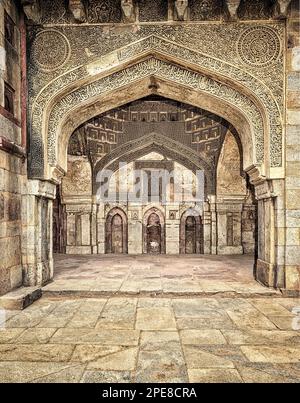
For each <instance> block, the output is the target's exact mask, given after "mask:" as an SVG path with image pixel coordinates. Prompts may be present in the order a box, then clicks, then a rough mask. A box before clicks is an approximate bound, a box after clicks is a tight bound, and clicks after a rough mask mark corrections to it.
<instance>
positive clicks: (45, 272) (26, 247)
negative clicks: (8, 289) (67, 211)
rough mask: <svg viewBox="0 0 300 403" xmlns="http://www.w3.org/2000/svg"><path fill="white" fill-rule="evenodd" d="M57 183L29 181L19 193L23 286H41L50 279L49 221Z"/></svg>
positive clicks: (51, 267)
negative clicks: (21, 217)
mask: <svg viewBox="0 0 300 403" xmlns="http://www.w3.org/2000/svg"><path fill="white" fill-rule="evenodd" d="M55 196H56V186H55V185H54V184H53V183H51V182H47V181H40V180H29V181H28V183H27V187H26V189H25V190H24V194H23V195H22V214H23V229H22V266H23V278H24V285H25V286H40V285H43V284H46V283H47V282H49V281H50V280H52V278H53V254H52V249H53V245H52V221H53V216H52V214H53V200H54V199H55Z"/></svg>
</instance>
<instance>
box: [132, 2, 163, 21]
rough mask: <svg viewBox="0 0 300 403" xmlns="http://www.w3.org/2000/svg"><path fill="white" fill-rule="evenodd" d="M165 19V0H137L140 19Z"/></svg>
mask: <svg viewBox="0 0 300 403" xmlns="http://www.w3.org/2000/svg"><path fill="white" fill-rule="evenodd" d="M167 19H168V1H167V0H151V1H149V0H139V20H140V21H166V20H167Z"/></svg>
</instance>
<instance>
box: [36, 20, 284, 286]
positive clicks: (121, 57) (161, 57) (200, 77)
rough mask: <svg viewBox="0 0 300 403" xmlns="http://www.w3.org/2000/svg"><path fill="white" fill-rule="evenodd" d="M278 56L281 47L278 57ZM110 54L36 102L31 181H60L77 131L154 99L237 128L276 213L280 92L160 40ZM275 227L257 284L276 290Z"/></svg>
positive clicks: (247, 161)
mask: <svg viewBox="0 0 300 403" xmlns="http://www.w3.org/2000/svg"><path fill="white" fill-rule="evenodd" d="M259 29H260V30H261V32H266V30H267V31H268V32H269V33H272V32H273V31H272V29H271V30H270V29H268V28H266V27H260V28H259ZM244 31H245V32H244V33H243V35H244V36H243V37H241V38H242V39H243V38H244V39H245V38H246V36H245V35H246V34H249V31H248V28H247V27H244ZM273 33H274V38H275V37H276V35H277V34H276V33H275V32H273ZM272 35H273V34H272ZM241 38H240V39H241ZM275 39H276V43H277V42H278V37H277V38H275ZM279 54H280V49H279V50H278V49H277V50H276V55H277V56H276V57H278V58H279ZM106 56H107V57H105V58H99V59H98V60H94V61H93V63H92V64H84V65H82V66H80V67H76V68H74V69H72V70H70V71H67V72H66V73H64V74H62V75H61V76H59V77H56V78H55V79H53V81H51V82H50V83H49V84H47V85H46V86H45V88H43V89H42V90H41V92H40V93H39V95H38V96H37V97H36V99H35V102H34V104H33V107H32V113H31V119H30V123H31V133H30V140H31V144H32V147H31V155H30V158H29V172H30V177H31V178H34V179H43V180H48V181H51V182H54V183H57V182H59V181H60V179H61V177H62V176H63V174H64V172H65V171H66V167H67V145H68V141H69V138H70V136H71V134H72V133H73V132H74V130H76V129H77V128H78V127H79V126H80V125H81V124H83V123H84V122H86V121H88V120H89V119H92V118H94V117H95V116H97V115H100V114H101V113H104V112H106V111H108V110H111V109H114V108H116V107H119V106H121V105H124V104H126V103H129V102H131V101H134V100H137V99H140V98H143V97H146V96H148V95H151V94H156V95H160V96H163V97H166V98H170V99H173V100H176V101H180V102H184V103H187V104H190V105H193V106H196V107H199V108H202V109H205V110H208V111H210V112H212V113H214V114H216V115H219V116H221V117H222V118H224V119H226V120H227V121H228V122H229V123H231V124H232V126H233V127H234V128H235V129H236V131H237V132H238V133H239V136H240V140H241V143H242V149H243V169H244V171H245V172H247V173H248V175H249V177H250V180H251V182H252V183H253V184H254V185H255V186H256V189H257V195H258V197H261V198H262V200H265V199H268V200H270V203H269V204H268V206H269V205H270V206H269V207H268V208H270V210H271V214H269V215H270V216H272V217H273V215H274V214H276V212H274V206H273V204H272V203H273V199H272V198H274V197H276V189H275V188H274V187H272V183H271V180H272V179H278V178H282V175H283V164H282V145H283V140H282V138H283V136H282V133H283V119H282V99H280V97H278V96H276V94H275V92H276V91H275V90H274V89H272V90H271V89H270V88H269V87H268V85H266V83H265V82H264V80H260V79H259V78H258V76H255V74H254V75H252V74H251V73H248V72H247V69H245V68H241V66H240V67H238V63H237V61H236V60H235V61H234V63H233V64H229V63H227V62H225V61H223V60H219V59H217V58H214V57H212V56H208V55H205V54H202V53H201V51H194V50H191V49H189V48H188V47H186V46H182V45H179V44H177V43H174V42H172V41H171V40H167V39H165V38H164V39H162V38H157V37H156V36H155V35H151V36H150V37H148V38H143V39H142V40H140V41H136V42H134V43H130V44H127V45H126V46H124V47H123V48H120V49H118V50H115V51H113V52H112V53H110V54H108V55H106ZM276 60H277V59H276ZM116 93H117V94H118V97H116ZM267 180H268V181H267ZM274 189H275V190H274ZM279 191H280V189H279ZM259 193H260V194H259ZM261 204H262V206H261V211H262V214H264V213H266V209H265V206H264V205H263V203H261ZM275 222H276V220H275V219H273V220H272V222H271V223H270V225H271V226H272V229H271V230H270V234H268V233H266V234H265V237H266V239H267V240H269V235H270V236H271V237H272V242H270V245H269V244H268V245H266V244H265V243H264V244H263V248H264V252H266V250H267V249H269V250H272V252H271V256H269V255H270V254H269V253H260V257H261V262H262V263H261V264H260V266H259V265H258V266H257V267H258V272H261V273H263V274H262V275H260V276H259V275H258V276H257V278H258V279H259V280H260V281H262V282H265V283H266V284H268V285H274V281H273V277H274V276H275V272H276V261H277V260H278V259H277V256H275V253H276V252H274V250H275V239H276V233H275V230H274V226H275ZM266 232H268V231H267V230H266ZM258 262H260V259H259V260H258ZM263 277H264V278H266V279H265V280H264V279H263V280H262V278H263ZM281 277H283V276H281Z"/></svg>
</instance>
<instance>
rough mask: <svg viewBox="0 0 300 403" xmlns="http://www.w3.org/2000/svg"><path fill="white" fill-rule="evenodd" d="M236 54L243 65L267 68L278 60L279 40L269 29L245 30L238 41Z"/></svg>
mask: <svg viewBox="0 0 300 403" xmlns="http://www.w3.org/2000/svg"><path fill="white" fill-rule="evenodd" d="M237 52H238V55H239V58H240V59H241V61H242V62H243V63H244V64H249V65H251V66H255V67H263V66H268V65H270V64H272V63H275V62H276V61H277V60H278V59H279V56H280V54H281V43H280V38H279V37H278V35H277V34H276V32H275V31H274V30H273V29H272V28H270V27H266V26H264V27H251V28H247V29H246V30H245V31H244V32H243V33H242V34H241V36H240V37H239V39H238V42H237Z"/></svg>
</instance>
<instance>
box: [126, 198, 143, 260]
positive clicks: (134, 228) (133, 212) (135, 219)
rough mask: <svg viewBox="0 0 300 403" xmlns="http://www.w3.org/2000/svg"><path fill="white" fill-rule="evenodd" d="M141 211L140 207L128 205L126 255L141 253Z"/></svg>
mask: <svg viewBox="0 0 300 403" xmlns="http://www.w3.org/2000/svg"><path fill="white" fill-rule="evenodd" d="M142 214H143V209H142V206H140V205H134V204H129V205H128V254H129V255H141V254H142V253H143V222H142Z"/></svg>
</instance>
